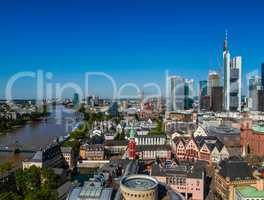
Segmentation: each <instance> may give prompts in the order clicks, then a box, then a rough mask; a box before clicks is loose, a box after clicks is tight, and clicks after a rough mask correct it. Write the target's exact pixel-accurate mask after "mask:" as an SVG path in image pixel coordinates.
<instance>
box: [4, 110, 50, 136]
mask: <svg viewBox="0 0 264 200" xmlns="http://www.w3.org/2000/svg"><path fill="white" fill-rule="evenodd" d="M49 115H50V113H35V114H34V115H29V116H26V117H21V118H19V119H16V120H2V121H1V123H0V135H3V134H7V133H9V132H12V131H15V130H16V129H19V128H22V127H23V126H25V125H26V124H29V123H34V122H39V121H42V120H45V119H46V118H47V117H48V116H49Z"/></svg>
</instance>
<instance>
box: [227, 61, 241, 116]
mask: <svg viewBox="0 0 264 200" xmlns="http://www.w3.org/2000/svg"><path fill="white" fill-rule="evenodd" d="M241 80H242V58H241V57H240V56H237V57H234V58H233V59H232V61H231V64H230V102H229V106H230V107H229V108H230V110H231V111H240V110H241Z"/></svg>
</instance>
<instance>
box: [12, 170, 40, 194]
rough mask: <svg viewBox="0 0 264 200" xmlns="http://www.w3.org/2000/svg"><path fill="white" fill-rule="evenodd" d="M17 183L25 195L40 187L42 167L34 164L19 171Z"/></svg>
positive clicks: (19, 189)
mask: <svg viewBox="0 0 264 200" xmlns="http://www.w3.org/2000/svg"><path fill="white" fill-rule="evenodd" d="M16 185H17V189H18V191H19V192H20V193H21V194H23V195H25V194H26V193H28V192H31V191H34V190H37V189H39V188H40V185H41V175H40V169H39V168H37V167H36V166H32V167H30V168H29V169H26V170H24V171H22V170H19V171H17V172H16Z"/></svg>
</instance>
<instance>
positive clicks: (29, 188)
mask: <svg viewBox="0 0 264 200" xmlns="http://www.w3.org/2000/svg"><path fill="white" fill-rule="evenodd" d="M16 185H17V190H18V193H19V194H20V195H21V196H22V197H24V199H26V200H35V199H38V200H50V199H51V200H56V199H57V196H58V195H57V193H56V188H57V187H58V177H57V176H56V175H55V174H54V172H53V171H52V170H51V169H48V168H41V169H40V168H37V167H35V166H32V167H30V168H29V169H25V170H24V171H22V170H19V171H17V172H16Z"/></svg>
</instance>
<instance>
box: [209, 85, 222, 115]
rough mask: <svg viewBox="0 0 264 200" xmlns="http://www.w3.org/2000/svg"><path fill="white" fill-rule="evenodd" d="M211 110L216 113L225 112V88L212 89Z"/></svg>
mask: <svg viewBox="0 0 264 200" xmlns="http://www.w3.org/2000/svg"><path fill="white" fill-rule="evenodd" d="M211 110H212V111H214V112H221V111H223V87H220V86H219V87H212V95H211Z"/></svg>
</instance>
